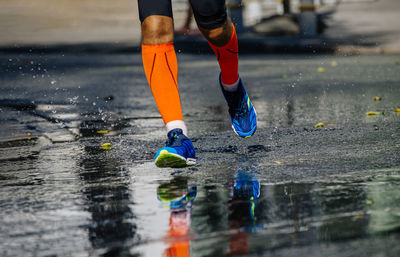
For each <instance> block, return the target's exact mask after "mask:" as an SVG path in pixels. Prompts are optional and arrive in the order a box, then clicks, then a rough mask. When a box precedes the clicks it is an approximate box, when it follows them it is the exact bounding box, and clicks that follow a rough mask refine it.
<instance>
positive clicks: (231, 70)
mask: <svg viewBox="0 0 400 257" xmlns="http://www.w3.org/2000/svg"><path fill="white" fill-rule="evenodd" d="M232 28H233V31H232V37H231V40H230V41H229V42H228V43H227V44H226V45H224V46H214V45H212V44H211V43H210V42H208V44H209V45H210V46H211V48H212V50H213V51H214V53H215V55H216V56H217V59H218V64H219V67H220V69H221V80H222V83H223V84H225V85H232V84H235V82H236V81H237V80H238V79H239V73H238V42H237V36H236V31H235V26H233V24H232Z"/></svg>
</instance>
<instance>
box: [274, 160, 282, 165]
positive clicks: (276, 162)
mask: <svg viewBox="0 0 400 257" xmlns="http://www.w3.org/2000/svg"><path fill="white" fill-rule="evenodd" d="M274 163H275V164H278V165H279V164H282V162H280V161H274Z"/></svg>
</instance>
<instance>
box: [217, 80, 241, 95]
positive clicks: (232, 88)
mask: <svg viewBox="0 0 400 257" xmlns="http://www.w3.org/2000/svg"><path fill="white" fill-rule="evenodd" d="M239 80H240V77H239V78H238V80H237V81H236V82H235V83H233V84H231V85H227V84H224V83H223V82H222V81H221V83H222V87H223V88H224V90H225V91H228V92H234V91H236V89H237V88H238V86H239Z"/></svg>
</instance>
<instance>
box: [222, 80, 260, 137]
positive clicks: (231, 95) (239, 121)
mask: <svg viewBox="0 0 400 257" xmlns="http://www.w3.org/2000/svg"><path fill="white" fill-rule="evenodd" d="M219 84H220V86H221V89H222V93H223V94H224V97H225V100H226V101H227V103H228V106H229V115H230V116H231V120H232V128H233V131H235V133H236V134H237V135H238V136H240V137H244V138H247V137H251V136H252V135H253V134H254V133H255V132H256V129H257V114H256V110H255V109H254V107H253V104H252V103H251V101H250V98H249V96H248V95H247V93H246V90H245V89H244V86H243V83H242V79H240V78H239V85H238V88H237V90H236V91H234V92H228V91H225V90H224V89H223V86H222V82H221V76H220V79H219Z"/></svg>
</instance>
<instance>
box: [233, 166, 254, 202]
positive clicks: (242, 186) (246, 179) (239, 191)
mask: <svg viewBox="0 0 400 257" xmlns="http://www.w3.org/2000/svg"><path fill="white" fill-rule="evenodd" d="M259 196H260V182H258V180H256V179H254V178H252V177H251V176H249V175H248V174H246V173H242V172H239V173H238V174H237V179H236V180H235V185H234V188H233V198H234V199H238V200H255V199H257V198H258V197H259Z"/></svg>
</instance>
